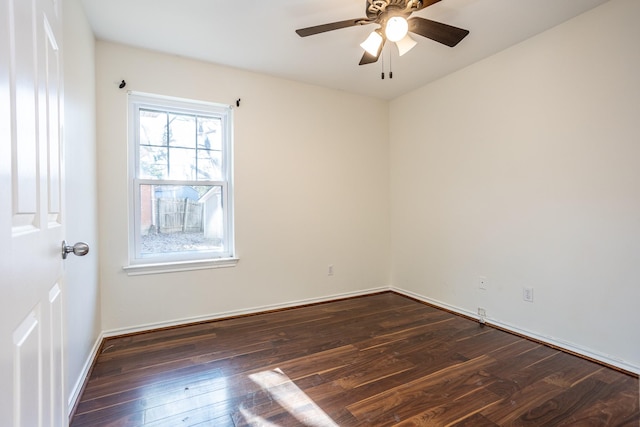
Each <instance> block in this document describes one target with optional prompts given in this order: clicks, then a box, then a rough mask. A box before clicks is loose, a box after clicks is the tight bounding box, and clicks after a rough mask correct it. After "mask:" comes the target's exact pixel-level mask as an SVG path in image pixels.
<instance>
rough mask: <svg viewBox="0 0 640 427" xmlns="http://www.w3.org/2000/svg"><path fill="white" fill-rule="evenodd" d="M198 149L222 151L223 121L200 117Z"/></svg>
mask: <svg viewBox="0 0 640 427" xmlns="http://www.w3.org/2000/svg"><path fill="white" fill-rule="evenodd" d="M198 148H205V149H207V150H222V120H220V119H218V118H212V117H198Z"/></svg>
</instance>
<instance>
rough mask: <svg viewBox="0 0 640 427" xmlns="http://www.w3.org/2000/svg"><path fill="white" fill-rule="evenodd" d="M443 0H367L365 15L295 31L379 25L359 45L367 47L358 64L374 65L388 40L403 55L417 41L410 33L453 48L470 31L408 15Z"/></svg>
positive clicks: (308, 32) (304, 33) (306, 33)
mask: <svg viewBox="0 0 640 427" xmlns="http://www.w3.org/2000/svg"><path fill="white" fill-rule="evenodd" d="M439 1H440V0H366V15H367V17H366V18H359V19H348V20H346V21H339V22H332V23H329V24H322V25H316V26H313V27H307V28H301V29H299V30H296V33H298V35H299V36H300V37H307V36H312V35H314V34H320V33H324V32H327V31H333V30H339V29H341V28H348V27H354V26H356V25H367V24H378V25H380V27H378V28H377V29H376V30H374V31H373V32H372V33H371V34H370V35H369V37H368V38H367V39H366V40H365V41H364V42H363V43H362V44H360V46H362V48H363V49H364V50H365V52H364V55H362V59H360V64H359V65H364V64H371V63H373V62H376V61H377V60H378V58H379V57H380V53H381V52H382V48H383V47H384V44H385V42H386V41H387V40H389V41H391V42H395V43H396V46H397V48H398V53H399V54H400V56H402V55H404V54H405V53H407V52H408V51H409V50H411V49H412V48H413V47H414V46H415V45H416V44H417V42H416V41H415V40H413V39H412V38H411V36H410V35H409V34H408V33H409V32H411V33H415V34H419V35H421V36H423V37H426V38H428V39H431V40H434V41H437V42H438V43H442V44H444V45H446V46H449V47H453V46H455V45H457V44H458V43H460V41H461V40H462V39H463V38H465V37H466V36H467V34H469V31H468V30H464V29H462V28H457V27H453V26H451V25H447V24H443V23H441V22H436V21H431V20H430V19H425V18H420V17H418V16H414V17H413V18H409V16H410V15H411V14H412V13H413V12H416V11H418V10H421V9H424V8H425V7H427V6H431V5H432V4H434V3H438V2H439Z"/></svg>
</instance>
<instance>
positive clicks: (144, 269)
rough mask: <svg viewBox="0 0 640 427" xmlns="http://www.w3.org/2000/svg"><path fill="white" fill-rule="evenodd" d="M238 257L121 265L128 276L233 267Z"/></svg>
mask: <svg viewBox="0 0 640 427" xmlns="http://www.w3.org/2000/svg"><path fill="white" fill-rule="evenodd" d="M238 261H239V259H238V258H218V259H203V260H194V261H176V262H161V263H156V264H131V265H125V266H124V267H122V269H123V270H124V271H126V272H127V275H129V276H141V275H145V274H162V273H176V272H180V271H191V270H206V269H209V268H225V267H235V266H236V264H238Z"/></svg>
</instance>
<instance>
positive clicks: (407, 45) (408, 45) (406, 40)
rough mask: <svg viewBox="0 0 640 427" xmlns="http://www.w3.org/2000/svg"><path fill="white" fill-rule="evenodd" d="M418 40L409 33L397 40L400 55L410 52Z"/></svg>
mask: <svg viewBox="0 0 640 427" xmlns="http://www.w3.org/2000/svg"><path fill="white" fill-rule="evenodd" d="M417 44H418V42H417V41H415V40H414V39H412V38H411V36H410V35H409V34H407V35H405V36H404V37H403V38H402V39H401V40H399V41H397V42H396V47H397V48H398V55H400V56H402V55H404V54H405V53H407V52H409V51H410V50H411V49H413V47H414V46H415V45H417Z"/></svg>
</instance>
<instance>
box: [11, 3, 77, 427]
mask: <svg viewBox="0 0 640 427" xmlns="http://www.w3.org/2000/svg"><path fill="white" fill-rule="evenodd" d="M60 3H61V0H0V5H1V6H0V301H1V302H0V304H1V307H0V308H1V310H0V339H1V341H0V393H1V394H0V426H7V427H9V426H14V427H15V426H24V427H36V426H63V425H67V422H68V420H67V406H66V399H65V391H64V388H65V386H64V383H63V378H64V375H63V368H64V360H63V357H64V336H63V329H64V328H63V325H64V323H63V317H62V316H63V307H62V301H63V293H64V284H63V282H62V277H63V276H62V271H63V264H62V263H63V261H62V259H61V256H60V244H61V241H62V239H63V231H64V228H63V220H64V217H63V212H62V206H63V200H64V199H63V195H62V189H63V186H62V170H63V168H62V165H61V159H62V157H61V123H62V121H61V119H62V117H61V105H62V87H61V82H62V52H61V47H62V46H61V43H62V40H61V38H62V27H61V24H62V21H61V16H60V13H61V11H62V8H61V4H60Z"/></svg>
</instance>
